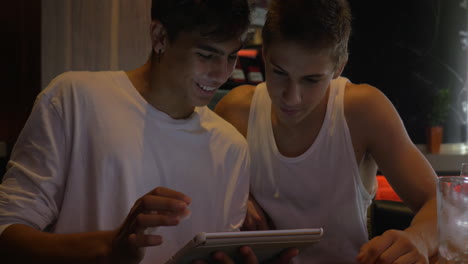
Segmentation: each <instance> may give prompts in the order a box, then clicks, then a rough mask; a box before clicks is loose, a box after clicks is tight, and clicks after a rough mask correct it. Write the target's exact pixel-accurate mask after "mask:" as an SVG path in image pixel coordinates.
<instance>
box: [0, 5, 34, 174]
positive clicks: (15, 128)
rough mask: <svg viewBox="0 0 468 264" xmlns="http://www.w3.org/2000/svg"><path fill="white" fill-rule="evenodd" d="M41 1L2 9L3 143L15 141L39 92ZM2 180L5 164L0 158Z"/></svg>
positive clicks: (0, 116)
mask: <svg viewBox="0 0 468 264" xmlns="http://www.w3.org/2000/svg"><path fill="white" fill-rule="evenodd" d="M40 15H41V1H38V0H34V1H29V0H16V1H3V2H2V8H0V29H1V30H0V32H1V34H2V41H1V44H0V48H1V50H2V56H1V58H2V59H1V60H0V67H1V68H0V72H1V74H2V78H1V79H2V85H1V86H0V141H4V142H6V143H7V147H8V149H11V147H12V145H13V144H14V142H15V141H16V138H17V136H18V134H19V132H20V131H21V129H22V127H23V125H24V122H25V120H26V119H27V117H28V115H29V113H30V111H31V107H32V105H33V102H34V99H35V97H36V95H37V94H38V92H39V90H40V73H41V71H40V56H41V46H40V43H41V17H40ZM0 165H1V166H2V167H1V168H0V176H1V175H3V173H1V172H2V171H3V169H4V160H1V158H0Z"/></svg>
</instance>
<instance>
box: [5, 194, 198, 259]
mask: <svg viewBox="0 0 468 264" xmlns="http://www.w3.org/2000/svg"><path fill="white" fill-rule="evenodd" d="M189 203H190V198H189V197H187V196H185V195H184V194H182V193H179V192H176V191H173V190H170V189H166V188H161V187H160V188H156V189H154V190H153V191H151V192H149V193H148V194H146V195H144V196H143V197H142V198H140V199H139V200H138V201H137V202H136V203H135V205H134V207H133V209H132V211H131V212H130V213H129V215H128V216H127V218H126V219H125V221H124V223H123V224H122V226H121V227H120V228H119V229H117V230H114V231H100V232H86V233H76V234H51V233H46V232H41V231H38V230H36V229H34V228H32V227H29V226H26V225H21V224H13V225H11V226H9V227H8V228H6V229H5V231H4V232H3V233H2V235H1V236H0V255H2V260H3V259H5V260H6V263H15V264H16V263H32V262H34V263H47V264H53V263H106V264H107V263H139V262H140V261H141V259H142V258H143V251H142V249H143V248H144V247H149V246H156V245H159V244H161V243H162V237H160V236H158V235H146V234H144V230H145V229H146V228H147V227H157V226H173V225H177V224H178V223H179V221H180V218H181V217H184V216H186V215H187V214H188V213H189V211H188V209H187V206H188V204H189ZM155 211H158V213H154V212H155ZM70 224H73V223H70ZM2 263H3V262H2Z"/></svg>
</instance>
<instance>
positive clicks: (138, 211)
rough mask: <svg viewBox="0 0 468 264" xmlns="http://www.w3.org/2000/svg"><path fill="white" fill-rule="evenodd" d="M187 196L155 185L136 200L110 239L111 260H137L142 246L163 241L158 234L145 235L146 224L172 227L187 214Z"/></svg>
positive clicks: (116, 261)
mask: <svg viewBox="0 0 468 264" xmlns="http://www.w3.org/2000/svg"><path fill="white" fill-rule="evenodd" d="M190 202H191V199H190V197H188V196H186V195H185V194H183V193H180V192H177V191H174V190H171V189H167V188H164V187H158V188H156V189H154V190H152V191H150V192H149V193H147V194H145V195H144V196H142V197H141V198H140V199H138V200H137V201H136V202H135V204H134V205H133V208H132V209H131V211H130V213H129V214H128V216H127V218H126V219H125V221H124V223H123V224H122V226H121V227H120V228H119V229H118V230H117V231H116V235H115V237H114V239H113V241H112V252H111V256H112V257H111V259H112V260H111V261H112V263H139V262H140V261H141V260H142V259H143V256H144V248H145V247H150V246H157V245H160V244H162V243H163V239H162V237H161V236H159V235H154V234H145V230H146V229H147V228H150V227H158V226H175V225H178V224H179V222H180V220H181V218H183V217H185V216H187V215H189V214H190V210H189V209H188V206H189V205H190Z"/></svg>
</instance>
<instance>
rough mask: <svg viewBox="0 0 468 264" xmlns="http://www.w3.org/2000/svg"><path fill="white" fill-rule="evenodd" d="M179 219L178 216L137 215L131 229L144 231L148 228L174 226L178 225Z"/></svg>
mask: <svg viewBox="0 0 468 264" xmlns="http://www.w3.org/2000/svg"><path fill="white" fill-rule="evenodd" d="M180 218H181V217H180V216H178V215H162V214H139V215H138V216H137V217H136V221H135V226H134V227H133V228H134V229H135V231H137V230H138V231H139V230H142V231H144V230H145V229H146V228H148V227H158V226H175V225H178V224H179V222H180Z"/></svg>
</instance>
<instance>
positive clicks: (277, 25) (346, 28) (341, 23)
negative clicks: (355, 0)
mask: <svg viewBox="0 0 468 264" xmlns="http://www.w3.org/2000/svg"><path fill="white" fill-rule="evenodd" d="M350 34H351V9H350V7H349V3H348V2H347V1H346V0H271V2H270V6H269V9H268V14H267V19H266V22H265V26H264V27H263V31H262V38H263V45H264V47H265V49H266V50H268V45H269V44H270V43H272V41H275V40H288V41H293V42H296V43H298V44H299V45H302V46H303V47H306V48H312V49H313V48H316V49H322V48H329V49H330V52H331V55H332V58H333V59H335V61H336V62H337V63H339V62H342V61H343V60H345V59H347V57H348V42H349V36H350Z"/></svg>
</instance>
